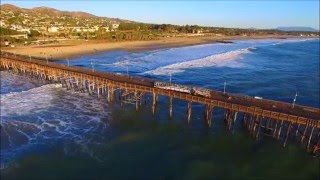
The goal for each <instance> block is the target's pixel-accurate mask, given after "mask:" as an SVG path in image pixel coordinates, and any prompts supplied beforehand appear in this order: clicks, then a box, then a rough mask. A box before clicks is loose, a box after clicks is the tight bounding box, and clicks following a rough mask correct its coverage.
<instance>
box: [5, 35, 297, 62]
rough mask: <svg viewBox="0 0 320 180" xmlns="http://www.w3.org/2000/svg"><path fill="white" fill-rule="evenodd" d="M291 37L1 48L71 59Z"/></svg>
mask: <svg viewBox="0 0 320 180" xmlns="http://www.w3.org/2000/svg"><path fill="white" fill-rule="evenodd" d="M289 37H292V36H250V37H246V36H227V37H226V36H225V37H217V36H196V37H168V38H162V39H160V40H152V41H122V42H104V41H101V40H100V41H98V40H89V41H85V40H68V41H59V42H58V43H55V44H47V45H30V46H23V45H20V46H16V47H13V48H12V47H2V48H1V49H2V50H3V51H7V52H12V53H17V54H24V55H31V56H35V57H43V58H46V57H48V58H49V59H66V58H68V59H72V58H75V57H79V56H82V55H86V54H92V53H99V52H104V51H112V50H124V51H142V50H152V49H161V48H171V47H181V46H190V45H199V44H207V43H214V42H217V41H224V40H234V39H254V38H259V39H261V38H289Z"/></svg>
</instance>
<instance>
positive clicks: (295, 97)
mask: <svg viewBox="0 0 320 180" xmlns="http://www.w3.org/2000/svg"><path fill="white" fill-rule="evenodd" d="M297 96H298V93H297V92H296V95H295V96H294V99H293V103H292V109H293V108H294V105H295V103H296V100H297Z"/></svg>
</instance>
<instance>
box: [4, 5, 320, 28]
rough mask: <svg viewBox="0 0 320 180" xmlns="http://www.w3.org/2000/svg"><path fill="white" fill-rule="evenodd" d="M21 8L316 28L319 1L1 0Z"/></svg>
mask: <svg viewBox="0 0 320 180" xmlns="http://www.w3.org/2000/svg"><path fill="white" fill-rule="evenodd" d="M5 3H10V4H14V5H17V6H20V7H24V8H32V7H38V6H48V7H52V8H56V9H59V10H68V11H84V12H89V13H92V14H95V15H98V16H106V17H118V18H122V19H128V20H134V21H139V22H147V23H159V24H162V23H170V24H179V25H185V24H198V25H204V26H219V27H241V28H250V27H255V28H275V27H278V26H310V27H313V28H315V29H319V1H318V0H316V1H310V0H305V1H297V0H290V1H276V0H270V1H253V0H251V1H239V0H238V1H230V0H227V1H99V0H71V1H65V0H60V1H53V0H43V1H34V0H24V1H17V0H2V1H1V4H5Z"/></svg>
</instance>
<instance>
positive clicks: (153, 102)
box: [152, 92, 158, 115]
mask: <svg viewBox="0 0 320 180" xmlns="http://www.w3.org/2000/svg"><path fill="white" fill-rule="evenodd" d="M157 100H158V94H157V93H155V92H153V93H152V115H155V114H156V105H157Z"/></svg>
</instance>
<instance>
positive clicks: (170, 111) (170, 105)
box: [169, 97, 172, 119]
mask: <svg viewBox="0 0 320 180" xmlns="http://www.w3.org/2000/svg"><path fill="white" fill-rule="evenodd" d="M169 118H170V119H172V97H169Z"/></svg>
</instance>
